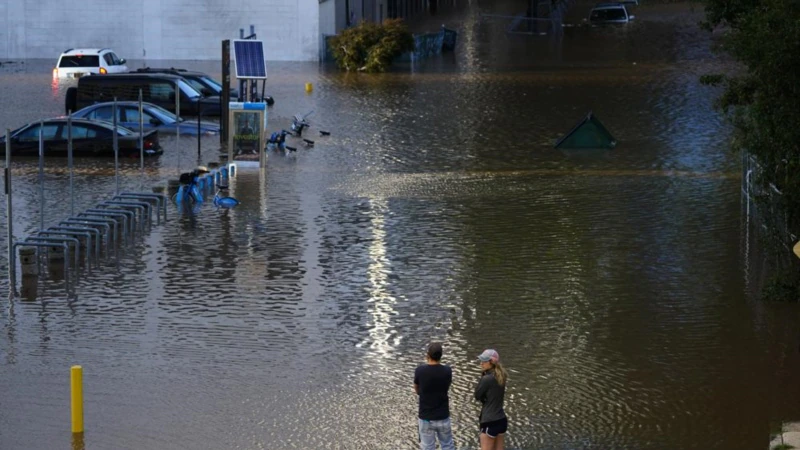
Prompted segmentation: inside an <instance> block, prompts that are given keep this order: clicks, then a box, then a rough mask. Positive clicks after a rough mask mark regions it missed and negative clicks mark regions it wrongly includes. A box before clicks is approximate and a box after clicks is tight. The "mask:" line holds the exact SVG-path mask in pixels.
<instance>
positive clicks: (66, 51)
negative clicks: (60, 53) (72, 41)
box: [64, 48, 75, 53]
mask: <svg viewBox="0 0 800 450" xmlns="http://www.w3.org/2000/svg"><path fill="white" fill-rule="evenodd" d="M73 50H75V49H74V48H68V49H66V50H64V53H69V52H71V51H73Z"/></svg>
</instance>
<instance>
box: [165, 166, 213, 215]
mask: <svg viewBox="0 0 800 450" xmlns="http://www.w3.org/2000/svg"><path fill="white" fill-rule="evenodd" d="M206 173H208V169H206V168H205V166H200V167H198V168H196V169H194V170H193V171H191V172H186V173H182V174H181V176H180V178H179V179H178V182H179V183H180V187H179V188H178V192H177V193H176V194H175V195H174V196H172V201H174V202H175V203H177V204H178V205H188V204H193V203H194V204H200V203H203V201H204V198H203V191H202V189H201V186H200V184H201V183H202V181H201V180H200V176H201V175H203V174H206Z"/></svg>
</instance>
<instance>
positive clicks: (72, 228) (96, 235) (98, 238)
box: [48, 223, 103, 266]
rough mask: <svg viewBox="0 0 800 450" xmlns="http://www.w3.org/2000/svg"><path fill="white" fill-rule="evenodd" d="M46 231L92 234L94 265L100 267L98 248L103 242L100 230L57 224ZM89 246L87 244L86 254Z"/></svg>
mask: <svg viewBox="0 0 800 450" xmlns="http://www.w3.org/2000/svg"><path fill="white" fill-rule="evenodd" d="M48 230H53V231H83V232H86V233H92V234H94V260H95V265H96V266H99V265H100V246H101V241H102V240H103V233H101V232H100V230H98V229H97V228H94V227H77V226H73V225H69V226H64V224H63V223H60V224H58V226H55V227H50V228H48ZM89 245H90V243H87V249H86V251H87V252H88V251H89V249H88V246H89Z"/></svg>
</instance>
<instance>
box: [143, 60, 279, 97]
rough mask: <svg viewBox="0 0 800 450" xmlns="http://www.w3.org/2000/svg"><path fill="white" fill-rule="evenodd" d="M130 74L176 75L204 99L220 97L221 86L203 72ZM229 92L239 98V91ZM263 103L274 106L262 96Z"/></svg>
mask: <svg viewBox="0 0 800 450" xmlns="http://www.w3.org/2000/svg"><path fill="white" fill-rule="evenodd" d="M131 73H166V74H170V75H177V76H179V77H181V78H183V79H184V80H186V82H187V83H189V84H190V85H191V86H192V87H193V88H195V89H197V91H198V92H200V93H201V94H203V96H204V97H209V96H212V97H213V96H217V97H221V96H222V84H221V83H219V82H218V81H217V80H215V79H214V78H212V77H211V76H210V75H208V74H205V73H203V72H193V71H190V70H186V69H176V68H174V67H170V68H168V69H165V68H154V67H144V68H142V69H136V70H135V71H133V72H131ZM230 92H231V99H235V98H238V97H239V91H238V90H237V89H233V88H231V90H230ZM264 101H265V102H266V103H267V105H268V106H272V105H273V104H275V100H274V99H273V98H272V97H271V96H269V95H265V96H264Z"/></svg>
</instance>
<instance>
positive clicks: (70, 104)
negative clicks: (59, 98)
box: [64, 87, 78, 114]
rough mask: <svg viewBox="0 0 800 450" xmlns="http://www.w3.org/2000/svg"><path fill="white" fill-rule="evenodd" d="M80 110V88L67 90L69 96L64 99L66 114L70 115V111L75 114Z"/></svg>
mask: <svg viewBox="0 0 800 450" xmlns="http://www.w3.org/2000/svg"><path fill="white" fill-rule="evenodd" d="M77 109H78V88H76V87H71V88H68V89H67V95H66V97H65V98H64V114H69V112H70V111H72V112H75V111H76V110H77Z"/></svg>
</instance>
